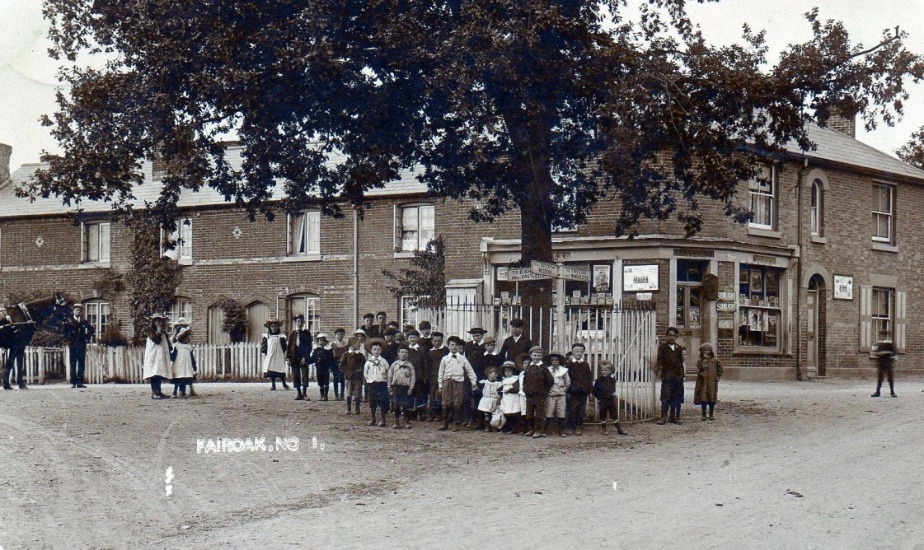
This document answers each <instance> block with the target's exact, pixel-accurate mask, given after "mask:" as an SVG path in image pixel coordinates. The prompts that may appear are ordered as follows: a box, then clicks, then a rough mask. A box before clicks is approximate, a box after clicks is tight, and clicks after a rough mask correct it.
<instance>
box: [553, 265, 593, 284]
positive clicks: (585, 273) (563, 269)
mask: <svg viewBox="0 0 924 550" xmlns="http://www.w3.org/2000/svg"><path fill="white" fill-rule="evenodd" d="M558 277H559V278H561V279H568V280H569V281H585V282H587V281H590V270H589V269H585V268H583V267H571V266H567V265H563V266H560V268H559V270H558Z"/></svg>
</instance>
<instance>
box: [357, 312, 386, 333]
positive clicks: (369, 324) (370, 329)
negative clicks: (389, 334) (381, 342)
mask: <svg viewBox="0 0 924 550" xmlns="http://www.w3.org/2000/svg"><path fill="white" fill-rule="evenodd" d="M359 328H360V329H362V331H363V333H364V334H365V335H366V338H379V337H381V336H382V330H381V329H380V328H379V326H378V325H376V324H375V315H373V314H372V313H367V314H365V315H363V324H362V325H361V326H360V327H359Z"/></svg>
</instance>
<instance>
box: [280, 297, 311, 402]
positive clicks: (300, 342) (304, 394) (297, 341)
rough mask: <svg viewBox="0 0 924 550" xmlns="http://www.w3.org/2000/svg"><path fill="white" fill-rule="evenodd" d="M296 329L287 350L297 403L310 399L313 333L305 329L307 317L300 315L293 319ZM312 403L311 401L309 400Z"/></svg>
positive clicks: (292, 333) (290, 334)
mask: <svg viewBox="0 0 924 550" xmlns="http://www.w3.org/2000/svg"><path fill="white" fill-rule="evenodd" d="M293 322H294V323H295V328H294V329H293V330H292V332H291V333H289V342H288V343H289V345H288V347H287V348H286V359H288V360H289V366H290V367H291V368H292V382H293V385H294V386H295V389H296V390H298V395H296V396H295V400H296V401H304V400H306V399H308V379H309V366H308V365H309V363H310V361H311V351H312V348H313V347H314V346H313V345H312V338H311V332H310V331H308V330H306V329H305V316H304V315H302V314H301V313H299V314H298V315H296V316H295V318H294V319H293ZM308 400H309V401H310V399H308Z"/></svg>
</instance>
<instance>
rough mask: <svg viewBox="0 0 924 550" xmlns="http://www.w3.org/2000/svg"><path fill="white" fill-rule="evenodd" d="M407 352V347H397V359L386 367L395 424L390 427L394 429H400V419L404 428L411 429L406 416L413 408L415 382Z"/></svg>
mask: <svg viewBox="0 0 924 550" xmlns="http://www.w3.org/2000/svg"><path fill="white" fill-rule="evenodd" d="M408 351H409V350H408V347H407V345H405V344H402V345H401V346H399V347H398V358H397V359H395V362H394V363H392V364H391V366H390V367H388V393H389V395H391V408H392V412H394V413H395V424H394V426H392V428H395V429H397V428H400V427H401V419H404V427H405V428H410V427H411V423H410V422H409V421H408V418H407V415H408V413H410V411H411V409H412V407H413V399H412V398H411V392H413V391H414V386H415V384H416V381H417V380H416V374H415V372H414V365H412V364H411V362H410V361H408V360H407V357H408Z"/></svg>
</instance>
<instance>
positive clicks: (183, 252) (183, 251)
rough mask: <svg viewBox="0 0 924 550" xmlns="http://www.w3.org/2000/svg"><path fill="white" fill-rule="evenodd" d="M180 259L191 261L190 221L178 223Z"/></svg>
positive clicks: (185, 220)
mask: <svg viewBox="0 0 924 550" xmlns="http://www.w3.org/2000/svg"><path fill="white" fill-rule="evenodd" d="M179 230H180V243H179V247H180V257H181V258H185V259H192V220H190V219H188V218H187V219H184V220H182V221H180V225H179Z"/></svg>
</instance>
